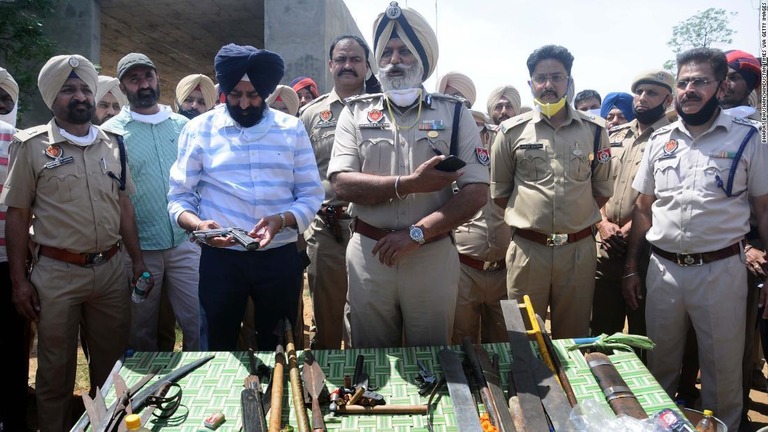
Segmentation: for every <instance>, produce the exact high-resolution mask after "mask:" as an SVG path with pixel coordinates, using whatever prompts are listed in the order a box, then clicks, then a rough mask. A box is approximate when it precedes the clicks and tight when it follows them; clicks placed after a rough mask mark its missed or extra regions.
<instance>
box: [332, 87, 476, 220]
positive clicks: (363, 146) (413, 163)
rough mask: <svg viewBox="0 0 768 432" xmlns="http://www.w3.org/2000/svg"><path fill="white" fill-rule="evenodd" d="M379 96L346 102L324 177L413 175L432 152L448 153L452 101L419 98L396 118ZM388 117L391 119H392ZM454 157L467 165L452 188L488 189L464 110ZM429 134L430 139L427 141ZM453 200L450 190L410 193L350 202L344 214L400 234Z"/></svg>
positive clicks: (438, 97)
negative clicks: (340, 174) (479, 185)
mask: <svg viewBox="0 0 768 432" xmlns="http://www.w3.org/2000/svg"><path fill="white" fill-rule="evenodd" d="M384 101H385V99H384V97H383V95H381V94H374V95H362V96H358V97H355V98H349V99H347V107H346V108H345V109H344V110H343V111H342V113H341V116H340V118H339V122H338V124H337V125H336V139H335V141H334V143H333V153H332V156H331V161H330V163H329V166H328V178H331V176H332V175H333V174H334V173H337V172H362V173H366V174H375V175H383V176H398V175H400V176H404V175H408V174H411V173H413V171H415V170H416V168H418V167H419V166H420V165H421V164H422V163H424V162H426V161H427V160H429V159H431V158H433V157H434V156H435V155H436V153H435V151H434V150H433V149H436V150H437V151H439V152H440V153H442V154H444V155H448V154H449V152H450V142H451V134H452V132H453V131H452V124H453V113H454V107H455V104H456V103H461V102H460V101H459V100H458V99H456V98H453V97H450V96H444V95H437V94H425V95H424V96H422V100H421V103H420V104H417V105H416V106H413V107H411V108H409V109H408V110H406V111H405V112H404V113H400V112H399V111H398V110H397V108H395V107H392V111H391V113H390V111H389V110H388V109H387V104H385V103H384ZM393 115H394V117H393ZM460 116H461V117H460V119H459V120H460V122H459V132H458V133H459V136H458V154H457V155H456V156H458V157H459V158H460V159H462V160H463V161H465V162H466V163H467V165H466V166H465V167H464V168H462V169H461V171H462V172H463V173H464V175H462V176H461V177H459V179H458V181H457V183H458V185H459V187H463V186H465V185H468V184H470V183H485V184H488V168H486V167H485V166H484V165H483V164H481V163H480V162H479V161H478V159H477V156H476V150H477V149H478V148H482V144H480V136H479V135H478V133H477V125H476V124H475V120H474V118H473V117H472V114H471V113H470V112H469V110H468V109H467V108H466V107H462V108H461V111H460ZM429 135H435V136H434V137H430V136H429ZM452 196H453V191H452V188H451V187H450V186H447V187H446V188H444V189H442V190H439V191H436V192H429V193H416V194H410V195H408V196H407V197H405V199H402V200H399V199H393V200H389V201H386V202H383V203H379V204H375V205H364V204H356V203H350V205H349V209H348V211H349V213H350V214H351V215H352V216H356V217H359V218H360V219H362V220H364V221H365V222H367V223H369V224H371V225H373V226H376V227H379V228H384V229H403V228H407V227H409V226H410V225H413V224H415V223H416V222H418V221H419V220H420V219H421V218H423V217H424V216H426V215H428V214H431V213H433V212H434V211H436V210H437V209H439V208H440V207H441V206H442V205H443V204H445V203H446V202H447V201H448V200H450V199H451V197H452Z"/></svg>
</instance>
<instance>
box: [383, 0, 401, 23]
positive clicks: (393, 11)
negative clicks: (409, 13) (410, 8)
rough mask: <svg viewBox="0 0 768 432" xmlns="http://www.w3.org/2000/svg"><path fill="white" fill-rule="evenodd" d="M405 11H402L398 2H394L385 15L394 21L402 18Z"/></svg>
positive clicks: (390, 4)
mask: <svg viewBox="0 0 768 432" xmlns="http://www.w3.org/2000/svg"><path fill="white" fill-rule="evenodd" d="M402 13H403V11H402V10H400V6H399V5H398V4H397V2H396V1H393V2H391V3H389V6H388V7H387V11H386V12H385V14H386V15H387V18H389V19H391V20H393V19H398V18H400V14H402Z"/></svg>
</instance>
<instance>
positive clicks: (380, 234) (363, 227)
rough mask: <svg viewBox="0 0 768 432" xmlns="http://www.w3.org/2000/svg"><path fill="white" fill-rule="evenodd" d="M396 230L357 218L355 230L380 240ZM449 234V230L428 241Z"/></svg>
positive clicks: (372, 238)
mask: <svg viewBox="0 0 768 432" xmlns="http://www.w3.org/2000/svg"><path fill="white" fill-rule="evenodd" d="M395 231H397V230H393V229H382V228H377V227H375V226H373V225H369V224H367V223H365V222H364V221H362V220H361V219H357V218H355V227H354V232H356V233H360V235H364V236H366V237H368V238H369V239H371V240H376V241H379V240H381V239H382V238H384V236H385V235H387V234H389V233H393V232H395ZM448 235H449V234H448V233H447V232H445V233H442V234H440V235H438V236H437V237H433V238H431V239H429V240H427V241H426V243H432V242H434V241H437V240H440V239H441V238H443V237H448Z"/></svg>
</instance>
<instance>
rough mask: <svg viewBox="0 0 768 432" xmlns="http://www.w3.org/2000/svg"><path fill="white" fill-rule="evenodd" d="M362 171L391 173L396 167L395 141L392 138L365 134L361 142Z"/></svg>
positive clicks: (382, 173)
mask: <svg viewBox="0 0 768 432" xmlns="http://www.w3.org/2000/svg"><path fill="white" fill-rule="evenodd" d="M360 155H361V157H362V161H361V163H362V172H364V173H367V174H381V175H390V174H391V173H392V169H393V168H394V167H395V160H394V157H395V143H394V140H393V139H392V138H387V137H377V136H368V137H366V136H365V134H363V141H362V142H361V143H360Z"/></svg>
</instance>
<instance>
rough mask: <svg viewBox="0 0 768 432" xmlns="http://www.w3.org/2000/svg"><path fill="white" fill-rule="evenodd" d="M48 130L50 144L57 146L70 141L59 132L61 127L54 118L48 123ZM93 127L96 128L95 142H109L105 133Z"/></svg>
mask: <svg viewBox="0 0 768 432" xmlns="http://www.w3.org/2000/svg"><path fill="white" fill-rule="evenodd" d="M46 127H47V128H48V143H49V144H55V143H60V142H65V141H67V142H68V141H69V140H68V139H67V138H65V137H64V136H63V135H62V134H61V133H60V132H59V125H57V124H56V119H55V118H52V119H51V121H49V122H48V125H47V126H46ZM91 127H94V128H96V130H97V133H96V140H94V142H97V141H100V140H105V141H109V137H108V136H107V134H106V133H104V131H103V130H102V129H101V128H100V127H98V126H94V125H91Z"/></svg>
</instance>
